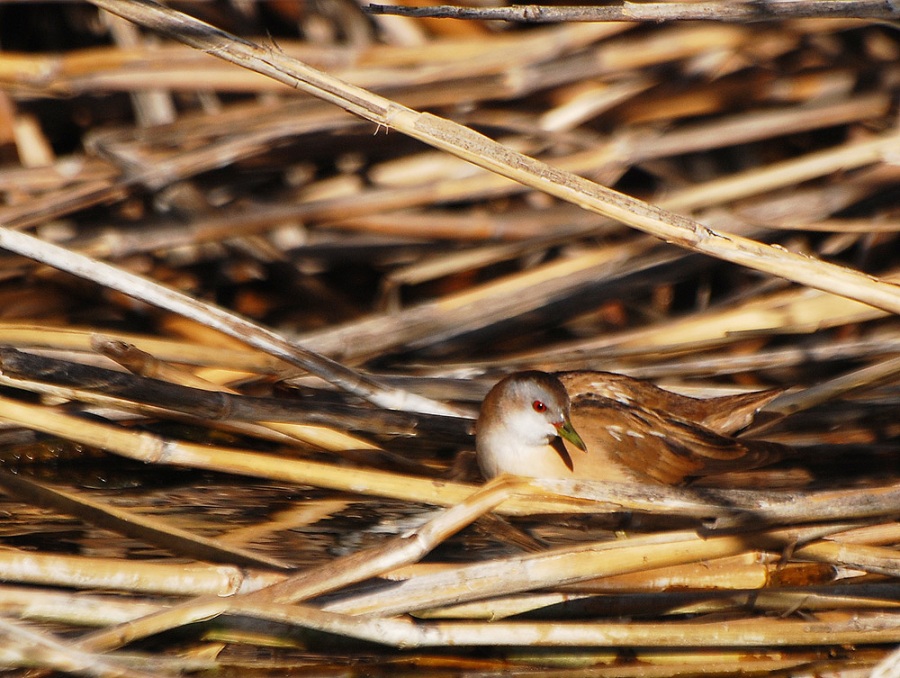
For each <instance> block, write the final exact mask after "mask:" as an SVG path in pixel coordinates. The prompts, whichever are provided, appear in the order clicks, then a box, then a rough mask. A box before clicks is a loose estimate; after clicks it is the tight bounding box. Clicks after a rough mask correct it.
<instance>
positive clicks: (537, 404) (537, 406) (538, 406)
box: [531, 400, 547, 412]
mask: <svg viewBox="0 0 900 678" xmlns="http://www.w3.org/2000/svg"><path fill="white" fill-rule="evenodd" d="M531 407H532V409H533V410H534V411H535V412H546V411H547V406H546V405H545V404H544V403H542V402H541V401H540V400H535V401H534V402H533V403H531Z"/></svg>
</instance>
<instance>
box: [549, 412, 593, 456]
mask: <svg viewBox="0 0 900 678" xmlns="http://www.w3.org/2000/svg"><path fill="white" fill-rule="evenodd" d="M556 430H557V431H558V432H559V437H560V438H565V439H566V440H568V441H569V442H570V443H572V444H573V445H574V446H575V447H577V448H578V449H579V450H581V451H582V452H587V445H585V444H584V441H583V440H582V439H581V436H580V435H578V431H576V430H575V429H574V428H572V422H571V421H569V420H568V419H566V420H565V421H564V422H563V423H562V424H561V425H559V426H557V427H556Z"/></svg>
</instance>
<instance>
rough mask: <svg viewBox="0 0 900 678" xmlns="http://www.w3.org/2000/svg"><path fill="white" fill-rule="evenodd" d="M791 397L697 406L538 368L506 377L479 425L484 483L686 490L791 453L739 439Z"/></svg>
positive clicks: (624, 384)
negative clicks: (514, 479) (512, 480)
mask: <svg viewBox="0 0 900 678" xmlns="http://www.w3.org/2000/svg"><path fill="white" fill-rule="evenodd" d="M781 392H782V391H780V390H778V389H773V390H769V391H761V392H758V393H750V394H743V395H737V396H724V397H719V398H710V399H698V398H691V397H688V396H684V395H680V394H677V393H673V392H671V391H667V390H665V389H662V388H660V387H658V386H656V385H654V384H652V383H650V382H648V381H644V380H640V379H634V378H631V377H627V376H625V375H620V374H614V373H610V372H597V371H587V370H583V371H576V372H560V373H553V374H551V373H548V372H540V371H536V370H529V371H524V372H516V373H513V374H511V375H509V376H507V377H505V378H503V379H501V380H500V381H499V382H498V383H497V384H496V385H495V386H494V387H493V388H492V389H491V390H490V392H489V393H488V394H487V396H486V397H485V399H484V401H483V403H482V405H481V409H480V412H479V415H478V419H477V421H476V424H475V448H476V459H477V461H478V465H479V468H480V469H481V472H482V475H483V476H485V478H494V477H496V476H498V475H501V474H503V473H507V474H512V475H517V476H525V477H530V478H543V479H556V478H576V479H581V480H599V481H612V482H625V483H644V484H647V483H649V484H663V485H683V484H686V483H689V482H692V481H695V480H696V479H698V478H703V477H706V476H711V475H716V474H725V473H729V472H732V471H736V470H749V469H755V468H759V467H761V466H766V465H769V464H772V463H775V462H777V461H780V460H781V459H783V458H785V457H786V456H787V455H788V454H789V448H787V447H786V446H784V445H779V444H777V443H773V442H767V441H757V440H744V439H739V438H735V437H734V436H733V434H734V433H736V432H737V431H738V430H740V429H741V428H743V427H745V426H747V425H748V424H749V423H750V422H751V421H752V419H753V416H754V414H755V413H756V411H757V410H758V409H759V408H760V407H762V406H763V405H765V404H766V403H767V402H769V401H771V400H772V399H773V398H775V397H777V396H778V395H779V394H780V393H781Z"/></svg>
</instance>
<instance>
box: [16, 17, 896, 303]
mask: <svg viewBox="0 0 900 678" xmlns="http://www.w3.org/2000/svg"><path fill="white" fill-rule="evenodd" d="M95 4H97V5H98V6H100V7H103V8H104V9H107V10H109V11H112V12H114V13H117V14H119V15H120V16H123V17H125V18H128V19H130V20H132V21H135V22H137V23H140V24H141V25H147V26H149V27H152V28H154V29H155V30H159V31H163V32H167V33H169V34H171V35H172V36H173V37H174V38H176V39H178V40H181V41H183V42H186V43H188V44H191V45H192V46H194V47H197V48H200V49H208V50H212V51H213V53H214V54H216V55H217V56H220V57H222V58H224V59H228V60H231V61H233V62H235V63H239V64H241V65H243V66H245V67H247V68H251V69H253V70H256V71H257V72H260V73H264V74H266V75H268V76H270V77H272V78H274V79H276V80H279V81H281V82H283V83H285V84H286V85H289V86H292V87H297V88H301V89H304V90H305V91H308V92H310V93H312V94H315V95H316V96H318V97H320V98H323V99H325V100H326V101H330V102H332V103H334V104H336V105H338V106H340V107H342V108H344V109H345V110H348V111H350V112H351V113H354V114H356V115H359V116H361V117H364V118H366V119H369V120H371V121H373V122H376V123H378V124H379V125H385V126H387V127H390V128H394V129H398V130H399V131H402V132H404V133H405V134H408V135H410V136H412V137H413V138H416V139H419V140H421V141H424V142H426V143H429V144H430V145H433V146H435V147H436V148H439V149H442V150H445V151H447V152H450V153H453V154H455V155H459V156H460V157H464V158H466V159H467V160H469V161H470V162H473V163H475V164H478V165H480V166H483V167H485V168H487V169H491V170H492V171H494V172H497V173H499V174H503V175H504V176H507V177H509V178H511V179H515V180H517V181H520V182H522V183H524V184H526V185H529V186H532V187H534V188H538V189H540V190H542V191H544V192H547V193H549V194H550V195H554V196H556V197H559V198H561V199H563V200H568V201H571V202H574V203H575V204H578V205H580V206H582V207H584V208H585V209H591V210H593V211H596V212H598V213H600V214H603V215H605V216H608V217H611V218H615V219H618V220H620V221H622V222H623V223H626V224H628V225H630V226H633V227H635V228H638V229H640V230H644V231H646V232H648V233H651V234H652V235H655V236H657V237H659V238H661V239H663V240H666V241H668V242H672V243H675V244H678V245H680V246H682V247H686V248H690V249H693V250H695V251H699V252H704V253H707V254H711V255H713V256H716V257H718V258H721V259H723V260H726V261H731V262H733V263H739V264H741V265H743V266H747V267H749V268H756V269H758V270H763V271H767V272H769V273H772V274H775V275H778V276H780V277H784V278H787V279H789V280H793V281H795V282H798V283H801V284H804V285H808V286H810V287H813V288H816V289H821V290H824V291H828V292H833V293H836V294H839V295H841V296H846V297H849V298H852V299H855V300H857V301H860V302H863V303H866V304H870V305H873V306H875V307H878V308H882V309H883V310H886V311H890V312H898V311H900V292H898V291H897V288H896V286H895V285H891V284H889V283H886V282H883V281H880V280H877V279H875V278H874V277H872V276H866V275H862V274H860V273H859V272H856V271H852V270H849V269H846V268H843V267H840V266H835V265H833V264H827V263H825V262H823V261H820V260H815V259H812V258H809V257H804V256H800V255H797V254H793V253H791V252H788V251H787V250H783V249H782V250H779V249H775V248H772V247H770V246H766V245H762V244H761V243H757V242H755V241H752V240H749V239H746V238H742V237H738V236H734V235H729V234H725V233H721V232H715V231H713V230H711V229H709V228H707V227H705V226H703V225H701V224H698V223H696V222H693V221H691V220H689V219H686V218H684V217H681V216H678V215H675V214H674V213H669V212H666V211H663V210H660V209H658V208H654V207H652V206H651V205H648V204H646V203H643V202H641V201H639V200H636V199H633V198H630V197H628V196H625V195H623V194H620V193H617V192H615V191H612V190H610V189H606V188H603V187H600V186H598V185H596V184H593V183H591V182H589V181H586V180H584V179H581V178H580V177H577V176H574V175H571V174H569V173H566V172H563V171H560V170H558V169H556V168H553V167H551V166H549V165H546V164H544V163H540V162H538V161H536V160H534V159H532V158H527V157H525V156H522V155H519V154H516V153H514V152H512V151H510V150H509V149H506V148H504V147H502V146H501V145H499V144H496V143H495V142H493V141H491V140H490V139H488V138H487V137H484V136H482V135H480V134H477V133H475V132H473V131H472V130H469V129H467V128H465V127H463V126H461V125H457V124H455V123H451V122H450V121H448V120H445V119H441V118H439V117H437V116H433V115H429V114H421V113H417V112H415V111H413V110H412V109H409V108H406V107H404V106H401V105H399V104H396V103H394V102H392V101H390V100H387V99H384V98H382V97H379V96H377V95H374V94H372V93H370V92H366V91H365V90H362V89H359V88H354V87H352V86H350V85H348V84H346V83H343V82H341V81H340V80H338V79H336V78H333V77H331V76H327V75H326V74H324V73H321V72H319V71H315V69H311V68H309V67H308V66H306V65H305V64H302V63H301V62H298V61H296V60H293V59H290V58H288V57H286V56H284V55H282V54H280V53H278V52H275V51H273V50H271V49H265V48H261V47H259V46H258V45H255V44H253V43H251V42H249V41H246V40H239V39H238V38H236V37H234V36H229V35H228V34H226V33H224V32H221V31H217V30H216V29H214V28H213V27H212V26H210V25H208V24H204V23H203V22H199V21H196V20H192V19H188V18H187V17H185V16H184V15H180V14H179V13H177V12H171V11H169V10H166V9H164V8H162V7H161V6H158V7H151V6H150V5H147V4H142V5H136V4H132V3H129V2H125V1H119V0H98V1H97V2H95ZM188 25H189V26H191V32H190V33H189V34H188V33H187V32H186V31H185V27H186V26H188ZM897 145H898V137H897V135H896V133H894V134H891V135H887V137H886V138H885V139H884V140H882V144H881V145H880V146H879V147H878V150H877V151H875V153H876V155H874V156H868V155H866V156H865V157H866V158H867V161H868V162H871V161H872V160H871V159H868V158H874V159H875V160H876V161H880V160H881V159H882V157H883V155H884V153H885V152H888V151H889V150H890V149H892V148H895V147H897ZM4 236H5V237H4V238H3V240H0V244H3V246H4V247H7V248H11V247H12V242H15V240H14V239H12V238H10V237H9V235H8V234H4ZM23 245H24V243H20V245H19V247H22V246H23ZM15 249H16V250H17V251H19V252H20V253H21V252H22V250H21V249H19V248H15ZM31 256H33V254H32V255H31Z"/></svg>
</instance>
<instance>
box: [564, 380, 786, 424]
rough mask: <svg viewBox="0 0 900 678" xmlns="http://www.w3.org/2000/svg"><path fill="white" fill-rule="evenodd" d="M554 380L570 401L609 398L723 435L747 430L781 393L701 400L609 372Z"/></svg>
mask: <svg viewBox="0 0 900 678" xmlns="http://www.w3.org/2000/svg"><path fill="white" fill-rule="evenodd" d="M557 376H558V377H559V380H560V381H561V382H562V383H563V386H565V387H566V391H568V393H569V397H570V398H572V400H573V401H575V400H577V399H578V398H580V397H593V396H599V397H602V398H609V399H610V400H615V401H617V402H620V403H622V404H624V405H631V406H633V407H644V408H646V409H650V410H656V411H659V412H667V413H669V414H671V415H672V416H673V417H677V418H679V419H683V420H685V421H688V422H695V423H697V424H700V425H702V426H705V427H706V428H708V429H711V430H713V431H715V432H717V433H721V434H723V435H731V434H734V433H737V432H738V431H740V430H741V429H743V428H746V427H747V426H749V425H750V424H751V423H752V422H753V418H754V416H755V415H756V413H757V412H758V411H759V409H760V408H762V407H763V406H765V405H766V404H767V403H769V402H770V401H771V400H773V399H774V398H776V397H777V396H778V395H780V394H781V393H783V392H784V391H783V389H770V390H767V391H757V392H754V393H743V394H740V395H730V396H722V397H719V398H707V399H701V398H691V397H690V396H685V395H681V394H679V393H673V392H672V391H667V390H666V389H663V388H660V387H658V386H656V385H655V384H652V383H651V382H649V381H645V380H643V379H634V378H632V377H627V376H625V375H624V374H615V373H613V372H596V371H590V370H582V371H575V372H560V373H559V374H557Z"/></svg>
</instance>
